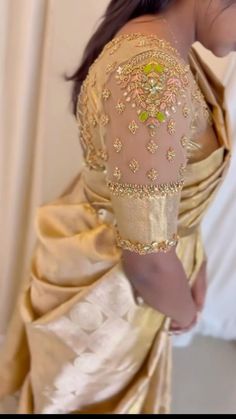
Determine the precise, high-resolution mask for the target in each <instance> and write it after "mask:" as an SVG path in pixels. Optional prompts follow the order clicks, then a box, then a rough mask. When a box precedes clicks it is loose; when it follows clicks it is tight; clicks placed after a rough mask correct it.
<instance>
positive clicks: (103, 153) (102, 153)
mask: <svg viewBox="0 0 236 419" xmlns="http://www.w3.org/2000/svg"><path fill="white" fill-rule="evenodd" d="M97 155H98V157H100V159H102V160H104V161H107V160H108V152H107V151H106V150H102V149H99V150H98V152H97Z"/></svg>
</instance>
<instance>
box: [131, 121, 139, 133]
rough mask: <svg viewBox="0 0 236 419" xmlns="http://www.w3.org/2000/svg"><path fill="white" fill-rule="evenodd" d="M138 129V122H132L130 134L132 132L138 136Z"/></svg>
mask: <svg viewBox="0 0 236 419" xmlns="http://www.w3.org/2000/svg"><path fill="white" fill-rule="evenodd" d="M137 129H138V125H137V124H136V122H135V121H132V122H130V124H129V130H130V132H132V134H133V135H134V134H136V131H137Z"/></svg>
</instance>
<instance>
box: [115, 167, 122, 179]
mask: <svg viewBox="0 0 236 419" xmlns="http://www.w3.org/2000/svg"><path fill="white" fill-rule="evenodd" d="M113 176H114V177H115V178H116V179H117V180H120V179H121V176H122V175H121V170H120V169H119V167H116V168H115V170H114V172H113Z"/></svg>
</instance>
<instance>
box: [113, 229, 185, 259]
mask: <svg viewBox="0 0 236 419" xmlns="http://www.w3.org/2000/svg"><path fill="white" fill-rule="evenodd" d="M178 240H179V236H178V235H177V234H173V236H172V239H171V240H163V241H161V242H152V243H150V244H143V243H139V242H131V241H130V240H127V239H122V237H121V236H120V234H119V232H118V231H116V243H117V246H118V247H121V248H122V249H126V250H130V251H131V252H135V253H139V254H140V255H146V254H149V253H156V252H164V253H166V252H168V251H169V250H171V248H172V247H174V246H176V245H177V243H178Z"/></svg>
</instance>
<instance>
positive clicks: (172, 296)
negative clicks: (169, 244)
mask: <svg viewBox="0 0 236 419" xmlns="http://www.w3.org/2000/svg"><path fill="white" fill-rule="evenodd" d="M122 260H123V267H124V271H125V273H126V275H127V277H128V278H129V280H130V282H131V284H132V285H133V287H134V288H135V290H136V291H137V293H138V294H139V295H140V296H141V297H142V298H143V299H144V301H145V302H146V303H147V304H148V305H150V306H151V307H153V308H154V309H156V310H158V311H160V312H162V313H164V314H165V315H166V316H168V317H170V318H171V319H173V320H174V321H175V322H176V323H177V324H178V326H179V328H183V329H184V328H187V327H188V326H189V325H190V324H191V323H192V322H193V321H194V319H195V317H196V315H197V307H196V304H195V302H194V300H193V297H192V294H191V289H190V287H189V284H188V279H187V277H186V274H185V272H184V269H183V266H182V263H181V261H180V260H179V258H178V257H177V255H176V253H175V248H172V249H171V250H170V251H169V252H167V253H154V254H148V255H138V254H136V253H134V252H130V251H128V250H123V258H122Z"/></svg>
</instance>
